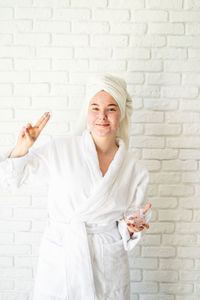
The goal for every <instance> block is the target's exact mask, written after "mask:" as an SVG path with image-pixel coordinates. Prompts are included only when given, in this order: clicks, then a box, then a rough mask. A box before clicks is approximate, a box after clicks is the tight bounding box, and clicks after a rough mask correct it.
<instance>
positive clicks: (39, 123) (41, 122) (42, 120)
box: [34, 112, 50, 133]
mask: <svg viewBox="0 0 200 300" xmlns="http://www.w3.org/2000/svg"><path fill="white" fill-rule="evenodd" d="M49 119H50V113H49V112H46V113H45V114H44V115H43V116H42V117H41V118H40V119H39V120H38V121H37V123H36V124H35V126H34V127H38V128H39V133H40V132H41V131H42V129H43V128H44V127H45V125H46V124H47V122H48V121H49Z"/></svg>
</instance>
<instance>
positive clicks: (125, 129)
mask: <svg viewBox="0 0 200 300" xmlns="http://www.w3.org/2000/svg"><path fill="white" fill-rule="evenodd" d="M126 88H127V86H126V82H125V80H124V79H122V78H120V77H116V76H113V75H111V74H108V73H104V74H98V75H92V76H91V77H90V78H89V80H88V83H87V86H86V97H85V102H84V103H83V107H82V111H81V114H80V118H79V120H78V124H77V126H76V128H75V130H74V132H73V133H74V134H75V135H80V134H82V132H83V130H84V129H85V128H87V115H88V107H89V103H90V100H91V99H92V97H93V96H94V95H95V94H96V93H98V92H99V91H101V90H105V91H106V92H108V93H109V94H110V95H111V96H112V97H113V98H114V99H115V101H116V102H117V104H118V106H119V108H120V111H121V118H120V124H119V127H118V130H117V136H118V137H120V138H122V139H123V140H124V142H125V144H126V146H127V147H128V144H129V131H130V127H129V125H130V117H131V115H132V112H133V106H132V99H131V97H130V95H129V94H128V92H127V89H126Z"/></svg>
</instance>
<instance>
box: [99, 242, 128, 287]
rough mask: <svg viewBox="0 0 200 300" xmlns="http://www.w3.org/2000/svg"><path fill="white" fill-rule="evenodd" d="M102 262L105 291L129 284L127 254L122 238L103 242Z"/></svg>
mask: <svg viewBox="0 0 200 300" xmlns="http://www.w3.org/2000/svg"><path fill="white" fill-rule="evenodd" d="M103 264H104V278H105V289H106V291H107V290H109V291H110V290H115V289H119V288H123V287H125V286H126V285H128V284H129V282H130V273H129V272H130V271H129V262H128V255H127V252H126V251H125V249H124V245H123V241H122V239H120V240H119V241H117V242H114V243H105V244H103Z"/></svg>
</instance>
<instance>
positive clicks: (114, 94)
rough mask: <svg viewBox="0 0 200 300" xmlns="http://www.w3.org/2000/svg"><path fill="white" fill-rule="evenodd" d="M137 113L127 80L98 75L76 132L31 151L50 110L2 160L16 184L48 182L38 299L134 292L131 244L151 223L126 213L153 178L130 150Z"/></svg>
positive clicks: (118, 296) (89, 298) (124, 296)
mask: <svg viewBox="0 0 200 300" xmlns="http://www.w3.org/2000/svg"><path fill="white" fill-rule="evenodd" d="M131 113H132V105H131V98H130V96H129V94H128V93H127V90H126V83H125V81H124V80H123V79H121V78H118V77H115V76H112V75H110V74H104V75H99V76H95V77H92V78H91V79H90V81H89V82H88V85H87V90H86V102H85V103H84V107H83V111H82V115H81V118H80V122H79V124H78V126H77V128H76V130H75V132H74V134H73V135H71V136H67V137H60V138H55V139H53V140H52V141H51V142H49V143H47V144H45V145H44V146H42V147H40V148H38V149H37V150H34V151H31V150H30V147H31V146H32V145H33V143H34V142H35V140H36V139H37V138H38V136H39V134H40V132H41V131H42V129H43V128H44V127H45V125H46V124H47V122H48V120H49V118H50V115H49V113H46V114H45V115H44V116H43V117H42V118H41V119H40V120H39V121H38V122H37V124H36V125H35V126H34V127H32V126H31V124H30V123H29V124H28V125H27V128H25V127H23V128H22V131H21V133H20V135H19V138H18V141H17V144H16V147H15V148H14V149H13V151H12V153H11V154H10V157H9V158H7V159H6V160H4V161H2V162H1V163H0V174H1V183H2V185H4V186H6V187H7V188H8V189H10V190H11V191H12V190H13V189H14V188H19V187H21V186H26V185H28V184H30V185H35V186H39V185H44V184H47V185H48V213H49V217H48V220H47V224H46V228H45V232H44V235H43V239H42V243H41V247H40V252H39V261H38V268H37V276H36V281H35V286H34V295H33V299H34V300H128V299H130V277H129V265H128V257H127V251H128V250H131V249H133V248H134V247H135V245H136V244H137V243H138V241H139V239H140V237H141V230H142V229H143V228H144V227H147V224H146V223H145V221H144V220H143V223H142V225H141V226H139V225H138V226H136V225H135V224H132V223H133V222H132V221H127V220H126V219H124V216H126V215H127V214H130V213H131V211H132V210H133V208H134V207H135V206H141V205H142V206H144V204H145V198H144V195H145V191H146V187H147V184H148V178H149V176H148V172H147V170H146V169H145V167H143V166H142V165H141V164H139V163H138V162H137V161H136V160H135V159H134V155H133V153H131V152H128V149H127V147H128V138H129V127H128V125H129V122H130V117H131ZM149 208H150V205H148V204H147V205H146V206H145V207H144V210H143V213H145V212H146V211H147V210H148V209H149Z"/></svg>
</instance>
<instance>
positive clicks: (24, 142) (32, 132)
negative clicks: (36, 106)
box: [9, 112, 50, 157]
mask: <svg viewBox="0 0 200 300" xmlns="http://www.w3.org/2000/svg"><path fill="white" fill-rule="evenodd" d="M49 119H50V113H49V112H46V113H45V114H44V115H43V116H42V117H41V118H40V119H39V120H38V121H37V123H36V124H35V125H34V126H32V125H31V124H30V123H28V124H27V126H23V127H22V130H21V131H20V134H19V136H18V139H17V143H16V146H15V148H14V149H13V151H12V152H11V154H10V156H9V157H21V156H24V155H25V154H27V153H28V151H29V149H30V148H31V147H32V145H33V144H34V143H35V141H36V140H37V138H38V136H39V135H40V133H41V131H42V130H43V129H44V127H45V126H46V124H47V122H48V121H49Z"/></svg>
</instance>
